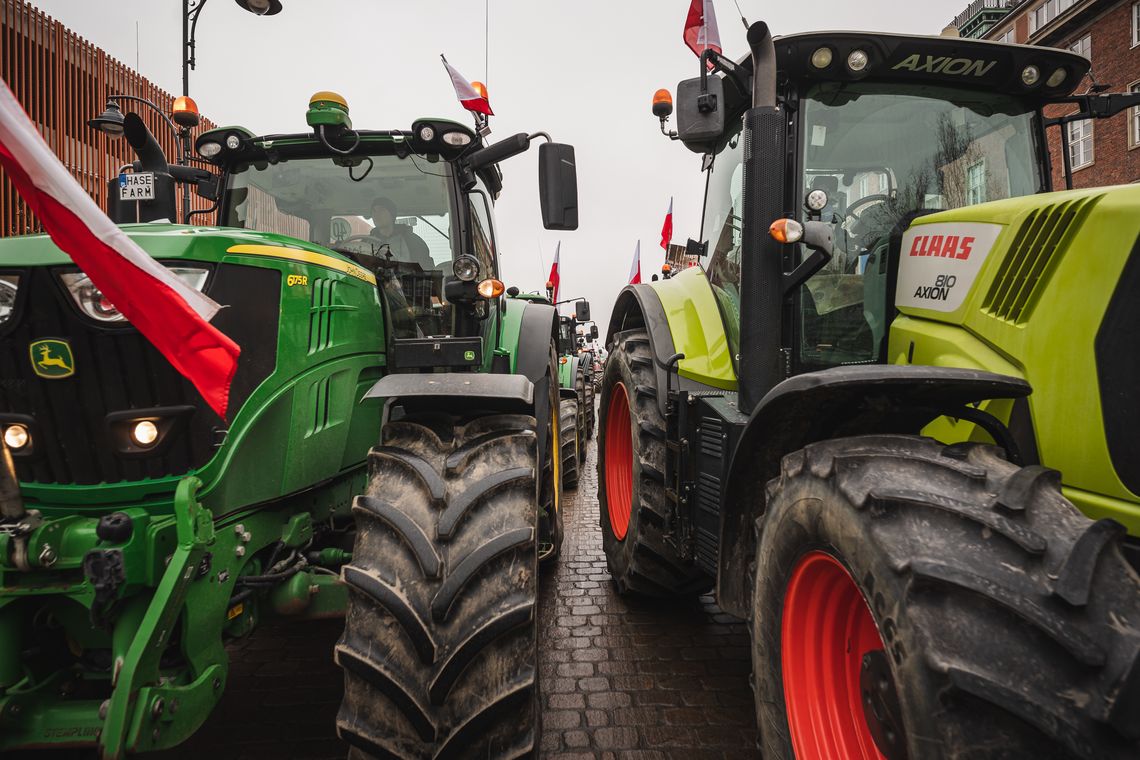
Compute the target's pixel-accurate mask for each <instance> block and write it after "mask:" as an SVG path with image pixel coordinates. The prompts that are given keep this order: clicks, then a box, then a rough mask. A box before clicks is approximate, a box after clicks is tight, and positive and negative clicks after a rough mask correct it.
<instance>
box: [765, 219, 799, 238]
mask: <svg viewBox="0 0 1140 760" xmlns="http://www.w3.org/2000/svg"><path fill="white" fill-rule="evenodd" d="M768 234H769V235H771V236H772V238H773V239H774V240H777V241H779V242H781V243H798V242H800V241H801V240H803V237H804V226H803V225H802V224H800V223H799V222H797V221H796V220H795V219H777V220H776V221H774V222H772V226H770V227H769V228H768Z"/></svg>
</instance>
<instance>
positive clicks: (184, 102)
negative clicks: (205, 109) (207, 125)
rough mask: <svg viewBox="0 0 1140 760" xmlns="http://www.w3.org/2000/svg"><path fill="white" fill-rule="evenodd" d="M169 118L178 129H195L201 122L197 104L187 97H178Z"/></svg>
mask: <svg viewBox="0 0 1140 760" xmlns="http://www.w3.org/2000/svg"><path fill="white" fill-rule="evenodd" d="M170 118H172V119H173V120H174V123H175V124H177V125H178V126H180V127H196V126H198V123H199V122H200V121H201V118H200V116H199V114H198V104H197V103H195V102H194V98H192V97H190V96H189V95H179V96H178V97H177V98H175V99H174V105H173V106H172V107H171V109H170Z"/></svg>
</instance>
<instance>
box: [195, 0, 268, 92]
mask: <svg viewBox="0 0 1140 760" xmlns="http://www.w3.org/2000/svg"><path fill="white" fill-rule="evenodd" d="M236 2H237V4H238V5H240V6H241V8H242V10H246V11H249V12H250V13H252V14H253V15H255V16H274V15H276V14H278V13H280V12H281V0H236ZM205 7H206V0H182V94H183V95H189V94H190V69H193V68H195V65H194V64H195V63H196V61H197V59H196V58H195V56H194V34H195V32H196V31H197V30H198V16H199V15H200V14H201V13H202V9H203V8H205Z"/></svg>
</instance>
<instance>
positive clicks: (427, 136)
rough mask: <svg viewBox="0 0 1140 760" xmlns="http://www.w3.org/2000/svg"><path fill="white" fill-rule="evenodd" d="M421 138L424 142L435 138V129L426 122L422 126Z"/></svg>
mask: <svg viewBox="0 0 1140 760" xmlns="http://www.w3.org/2000/svg"><path fill="white" fill-rule="evenodd" d="M420 139H421V140H423V141H424V142H431V141H432V140H434V139H435V130H434V129H432V128H431V127H430V126H428V125H426V124H425V125H424V126H422V127H420Z"/></svg>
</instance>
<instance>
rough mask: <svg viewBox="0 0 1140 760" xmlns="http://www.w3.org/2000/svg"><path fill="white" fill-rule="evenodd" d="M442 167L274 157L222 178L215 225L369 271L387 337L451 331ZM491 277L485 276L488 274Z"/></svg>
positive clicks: (446, 179)
mask: <svg viewBox="0 0 1140 760" xmlns="http://www.w3.org/2000/svg"><path fill="white" fill-rule="evenodd" d="M450 178H451V166H450V165H449V164H447V163H443V162H437V163H429V162H428V161H426V160H425V159H423V158H420V157H417V156H414V155H413V156H408V157H406V158H400V157H399V156H396V155H371V156H359V155H354V156H351V157H339V156H338V157H330V156H328V155H321V156H312V157H308V156H305V157H290V158H282V159H281V160H279V161H277V162H276V163H261V164H256V163H254V164H246V165H244V166H239V167H236V168H234V169H231V171H230V172H229V173H228V188H227V191H228V192H227V197H228V203H227V204H226V206H225V208H224V216H225V219H224V221H222V222H221V223H222V224H225V225H227V226H230V227H242V228H245V229H252V230H258V231H261V232H272V233H276V234H280V235H289V236H290V237H295V238H300V239H302V240H308V241H309V242H311V243H316V244H318V245H322V246H325V247H327V248H330V249H332V250H334V251H337V252H338V253H342V254H344V255H346V256H348V257H349V258H352V259H353V260H355V261H356V262H357V263H358V264H360V265H361V266H364V267H366V268H367V269H368V270H369V271H372V272H375V273H376V275H377V280H378V282H379V283H380V284H381V287H382V290H383V292H384V295H385V299H386V301H387V303H388V307H389V310H390V313H391V314H392V317H393V319H392V322H393V326H394V329H395V334H396V337H409V338H414V337H422V336H426V335H443V334H448V333H450V315H449V313H448V312H449V309H448V304H447V303H446V301H445V299H444V297H443V278H444V276H445V272H446V273H450V272H451V262H452V259H453V250H455V248H456V247H457V246H453V244H452V243H453V241H454V240H455V239H456V238H457V235H456V234H455V233H454V228H455V225H454V223H453V222H454V216H455V214H454V213H453V209H452V204H453V200H452V194H451V185H450ZM487 271H490V270H487Z"/></svg>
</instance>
